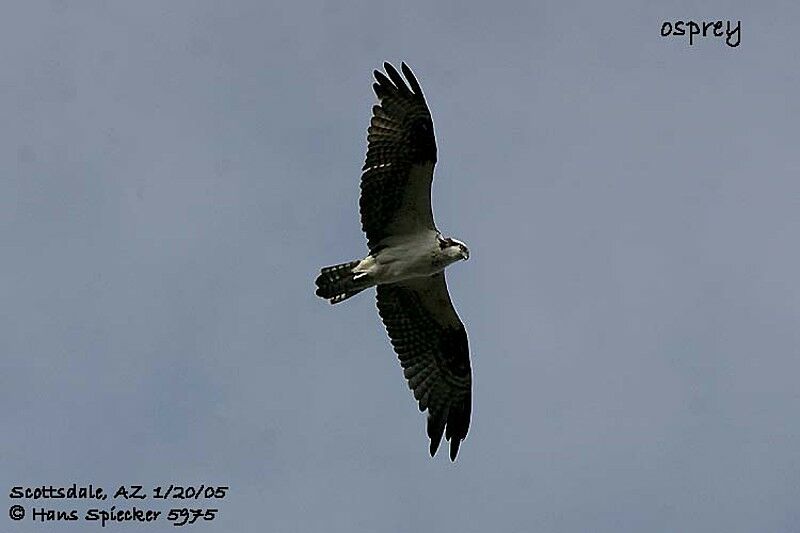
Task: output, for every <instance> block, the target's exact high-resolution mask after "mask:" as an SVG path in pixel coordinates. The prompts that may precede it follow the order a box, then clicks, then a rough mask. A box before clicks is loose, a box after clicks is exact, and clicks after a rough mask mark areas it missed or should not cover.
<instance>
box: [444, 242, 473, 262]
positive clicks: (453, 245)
mask: <svg viewBox="0 0 800 533" xmlns="http://www.w3.org/2000/svg"><path fill="white" fill-rule="evenodd" d="M439 248H440V249H441V250H442V253H443V254H444V255H445V256H446V257H448V258H449V259H451V260H452V261H453V262H455V261H459V260H461V259H464V260H465V261H466V260H467V259H469V248H467V245H466V244H464V243H463V242H461V241H459V240H456V239H451V238H450V237H439Z"/></svg>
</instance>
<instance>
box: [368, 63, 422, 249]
mask: <svg viewBox="0 0 800 533" xmlns="http://www.w3.org/2000/svg"><path fill="white" fill-rule="evenodd" d="M383 67H384V69H385V70H386V74H388V77H387V76H386V75H384V74H383V73H382V72H380V71H377V70H376V71H375V79H376V80H377V82H376V83H374V84H373V85H372V87H373V89H375V94H376V95H377V96H378V100H379V101H380V105H375V106H373V107H372V119H371V120H370V125H369V128H368V129H367V141H368V147H367V160H366V162H365V163H364V167H363V169H362V170H363V173H362V174H361V200H360V202H359V206H360V210H361V227H362V229H363V230H364V233H366V234H367V241H368V244H369V249H370V251H373V252H374V251H375V250H376V248H377V247H378V246H379V244H380V241H381V240H382V239H384V238H385V237H388V236H392V235H405V234H409V233H417V232H419V231H421V230H423V229H431V230H435V229H436V226H435V224H434V222H433V212H432V210H431V181H432V180H433V167H434V165H435V163H436V139H435V137H434V135H433V121H432V120H431V114H430V111H428V106H427V104H426V103H425V97H424V96H423V95H422V89H420V86H419V83H418V82H417V79H416V78H415V77H414V74H413V73H412V72H411V69H409V68H408V66H407V65H406V64H405V63H403V64H402V67H401V70H402V71H403V74H404V75H405V78H406V80H408V85H407V84H406V81H404V80H403V78H402V77H401V76H400V74H399V73H398V72H397V70H395V68H394V67H393V66H392V65H390V64H389V63H384V64H383Z"/></svg>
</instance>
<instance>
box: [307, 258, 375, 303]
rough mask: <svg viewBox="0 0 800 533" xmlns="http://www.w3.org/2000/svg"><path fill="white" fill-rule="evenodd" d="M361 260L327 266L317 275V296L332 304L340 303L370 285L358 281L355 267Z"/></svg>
mask: <svg viewBox="0 0 800 533" xmlns="http://www.w3.org/2000/svg"><path fill="white" fill-rule="evenodd" d="M360 262H361V261H349V262H347V263H342V264H341V265H333V266H329V267H325V268H323V269H322V270H321V271H320V274H319V276H318V277H317V281H316V284H317V296H319V297H320V298H325V299H326V300H328V301H329V302H330V303H332V304H338V303H339V302H343V301H345V300H347V299H348V298H350V297H351V296H355V295H356V294H358V293H359V292H361V291H363V290H364V289H366V288H367V287H368V286H369V285H365V284H364V283H363V282H359V281H357V280H356V279H355V278H356V274H355V273H354V272H353V269H354V268H355V267H356V265H358V264H359V263H360Z"/></svg>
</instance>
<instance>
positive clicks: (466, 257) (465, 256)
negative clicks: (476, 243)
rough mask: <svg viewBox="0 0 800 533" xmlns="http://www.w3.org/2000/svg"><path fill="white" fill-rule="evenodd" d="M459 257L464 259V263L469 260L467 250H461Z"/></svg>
mask: <svg viewBox="0 0 800 533" xmlns="http://www.w3.org/2000/svg"><path fill="white" fill-rule="evenodd" d="M461 256H462V257H463V258H464V261H466V260H467V259H469V249H468V248H464V249H463V250H461Z"/></svg>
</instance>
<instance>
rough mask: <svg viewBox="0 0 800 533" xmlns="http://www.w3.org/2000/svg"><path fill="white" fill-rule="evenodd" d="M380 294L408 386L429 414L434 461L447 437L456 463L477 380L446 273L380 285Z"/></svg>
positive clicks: (382, 313)
mask: <svg viewBox="0 0 800 533" xmlns="http://www.w3.org/2000/svg"><path fill="white" fill-rule="evenodd" d="M377 291H378V294H377V299H378V311H379V313H380V316H381V318H382V319H383V323H384V324H385V325H386V331H387V332H388V334H389V338H390V339H391V341H392V346H393V347H394V350H395V352H396V353H397V355H398V357H399V358H400V364H401V365H402V366H403V373H404V374H405V377H406V379H407V380H408V386H409V388H411V390H412V391H413V392H414V398H415V399H416V400H417V401H418V402H419V409H420V411H424V410H425V409H427V410H428V437H430V439H431V445H430V453H431V456H433V455H434V454H435V453H436V450H437V449H438V448H439V443H440V442H441V440H442V434H445V437H446V439H447V440H448V441H450V459H451V460H452V461H455V458H456V454H458V447H459V445H460V444H461V441H462V440H464V439H465V438H466V436H467V431H468V429H469V420H470V412H471V409H472V375H471V369H470V363H469V345H468V342H467V332H466V330H465V329H464V324H462V323H461V320H460V319H459V318H458V314H456V310H455V309H454V308H453V304H452V302H451V301H450V295H449V294H448V292H447V283H446V281H445V277H444V272H441V273H439V274H435V275H433V276H431V277H428V278H415V279H411V280H407V281H403V282H399V283H392V284H389V285H378V288H377ZM445 430H446V432H445Z"/></svg>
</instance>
